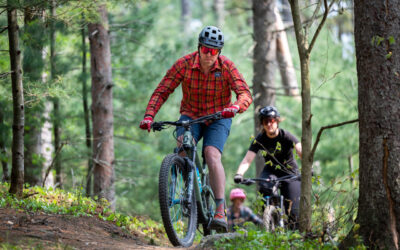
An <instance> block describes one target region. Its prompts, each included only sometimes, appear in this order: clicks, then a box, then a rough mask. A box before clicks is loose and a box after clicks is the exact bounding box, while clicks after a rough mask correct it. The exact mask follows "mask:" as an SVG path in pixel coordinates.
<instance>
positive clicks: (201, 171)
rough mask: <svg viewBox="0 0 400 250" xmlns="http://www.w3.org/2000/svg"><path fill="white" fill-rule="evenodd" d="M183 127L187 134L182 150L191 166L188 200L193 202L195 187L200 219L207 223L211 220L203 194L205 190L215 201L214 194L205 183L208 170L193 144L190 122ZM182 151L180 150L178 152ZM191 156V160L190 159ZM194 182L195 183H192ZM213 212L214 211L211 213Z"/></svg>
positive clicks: (184, 136) (185, 134) (184, 123)
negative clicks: (201, 161) (192, 196)
mask: <svg viewBox="0 0 400 250" xmlns="http://www.w3.org/2000/svg"><path fill="white" fill-rule="evenodd" d="M182 123H183V127H184V129H185V132H184V134H183V140H182V145H181V146H180V148H182V149H183V151H184V152H185V153H186V157H184V159H185V161H186V163H187V165H188V166H190V170H189V188H188V194H189V197H188V200H189V201H190V200H191V196H190V195H192V190H193V187H194V191H195V192H194V194H195V196H196V202H197V203H198V209H199V208H200V209H199V212H200V213H199V214H198V216H199V218H200V220H201V221H203V222H207V221H208V220H209V216H208V212H209V211H207V209H206V206H205V204H203V199H202V197H201V193H202V191H203V189H204V190H205V191H207V192H209V193H210V194H211V197H212V199H214V193H213V192H212V190H211V188H210V186H208V185H205V183H204V178H202V177H204V176H205V175H206V174H208V168H207V165H206V164H201V163H200V158H199V157H198V155H197V146H196V144H195V143H194V142H193V135H192V132H191V130H190V126H189V125H186V124H189V122H182ZM179 151H180V150H179V149H178V152H179ZM188 156H190V158H189V157H188ZM194 172H196V178H194ZM192 180H193V181H192ZM211 212H213V211H211Z"/></svg>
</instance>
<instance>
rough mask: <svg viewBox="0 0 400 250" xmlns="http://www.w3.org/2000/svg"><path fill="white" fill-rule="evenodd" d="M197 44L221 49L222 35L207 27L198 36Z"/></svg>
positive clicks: (213, 28)
mask: <svg viewBox="0 0 400 250" xmlns="http://www.w3.org/2000/svg"><path fill="white" fill-rule="evenodd" d="M199 43H200V44H202V45H205V46H207V47H211V48H215V49H222V47H224V34H223V33H222V31H221V30H220V29H219V28H217V27H214V26H207V27H205V28H204V29H203V30H202V31H201V32H200V34H199Z"/></svg>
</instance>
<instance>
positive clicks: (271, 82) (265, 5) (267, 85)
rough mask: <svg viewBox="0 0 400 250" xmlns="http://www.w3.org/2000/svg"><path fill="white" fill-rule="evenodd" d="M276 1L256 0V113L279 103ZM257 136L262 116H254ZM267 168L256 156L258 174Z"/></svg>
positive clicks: (254, 82) (254, 9)
mask: <svg viewBox="0 0 400 250" xmlns="http://www.w3.org/2000/svg"><path fill="white" fill-rule="evenodd" d="M274 9H275V0H253V31H254V42H255V44H256V45H255V47H254V52H253V71H254V76H253V95H254V110H255V112H256V113H257V112H258V110H259V109H260V108H262V107H264V106H266V105H274V104H275V69H276V67H275V59H276V42H275V41H276V32H274V31H275V14H274ZM254 124H255V134H257V133H259V132H260V122H259V120H258V116H257V115H255V116H254ZM263 168H264V159H263V157H262V156H261V155H257V157H256V174H257V176H258V175H259V173H261V171H262V169H263Z"/></svg>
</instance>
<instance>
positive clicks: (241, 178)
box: [233, 174, 243, 183]
mask: <svg viewBox="0 0 400 250" xmlns="http://www.w3.org/2000/svg"><path fill="white" fill-rule="evenodd" d="M233 181H234V182H235V183H241V182H242V181H243V175H241V174H236V175H235V177H233Z"/></svg>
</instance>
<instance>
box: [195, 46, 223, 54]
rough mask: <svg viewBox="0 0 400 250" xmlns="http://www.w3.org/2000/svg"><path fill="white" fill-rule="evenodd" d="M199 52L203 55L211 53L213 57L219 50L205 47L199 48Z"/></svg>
mask: <svg viewBox="0 0 400 250" xmlns="http://www.w3.org/2000/svg"><path fill="white" fill-rule="evenodd" d="M200 50H201V52H202V53H203V54H207V53H211V55H213V56H215V55H216V54H218V53H219V49H212V48H208V47H205V46H201V47H200Z"/></svg>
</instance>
